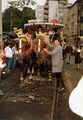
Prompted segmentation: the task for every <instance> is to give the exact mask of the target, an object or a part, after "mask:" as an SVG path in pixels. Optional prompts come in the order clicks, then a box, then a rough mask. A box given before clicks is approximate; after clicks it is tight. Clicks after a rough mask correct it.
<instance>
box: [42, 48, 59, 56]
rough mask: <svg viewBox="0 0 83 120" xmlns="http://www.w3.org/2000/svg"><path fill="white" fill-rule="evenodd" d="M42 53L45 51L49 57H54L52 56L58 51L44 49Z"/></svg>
mask: <svg viewBox="0 0 83 120" xmlns="http://www.w3.org/2000/svg"><path fill="white" fill-rule="evenodd" d="M44 51H45V52H46V53H47V54H49V55H54V54H56V53H57V52H58V49H57V48H55V49H53V50H52V51H48V50H47V49H45V48H44Z"/></svg>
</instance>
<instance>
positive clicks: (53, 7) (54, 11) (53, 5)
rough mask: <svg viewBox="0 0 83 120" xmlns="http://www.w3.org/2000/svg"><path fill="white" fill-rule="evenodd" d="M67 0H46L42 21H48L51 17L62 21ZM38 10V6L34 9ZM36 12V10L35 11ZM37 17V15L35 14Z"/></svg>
mask: <svg viewBox="0 0 83 120" xmlns="http://www.w3.org/2000/svg"><path fill="white" fill-rule="evenodd" d="M67 3H68V2H67V0H46V2H45V4H44V8H43V9H44V16H42V18H43V21H45V22H50V21H51V20H53V19H56V20H60V21H61V23H64V20H65V19H64V18H63V15H64V13H65V11H66V5H67ZM36 11H38V8H37V9H36ZM36 14H38V12H36ZM36 19H38V15H36Z"/></svg>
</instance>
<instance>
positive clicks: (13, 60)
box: [12, 55, 16, 68]
mask: <svg viewBox="0 0 83 120" xmlns="http://www.w3.org/2000/svg"><path fill="white" fill-rule="evenodd" d="M15 66H16V56H15V55H13V58H12V68H15Z"/></svg>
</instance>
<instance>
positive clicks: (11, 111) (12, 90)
mask: <svg viewBox="0 0 83 120" xmlns="http://www.w3.org/2000/svg"><path fill="white" fill-rule="evenodd" d="M66 61H67V60H66ZM82 75H83V64H80V70H77V69H76V68H75V64H74V57H72V58H71V64H67V63H65V64H64V70H63V77H64V82H65V85H66V91H64V92H60V93H58V105H57V114H56V115H54V120H56V119H55V118H57V120H82V118H81V117H79V116H77V115H75V114H74V113H73V112H72V111H71V110H70V109H69V106H68V99H69V95H70V92H71V91H72V89H73V88H74V87H75V86H76V85H77V83H78V81H79V80H80V78H81V77H82ZM19 77H20V72H19V70H16V71H15V72H13V73H12V75H9V76H8V77H7V78H5V79H3V80H1V82H0V88H1V89H2V90H3V91H4V95H3V96H0V120H51V112H52V102H53V93H54V90H53V86H52V84H51V82H50V81H48V80H45V81H41V80H40V81H36V80H35V81H32V82H29V83H28V84H27V85H25V86H20V84H19ZM54 114H55V113H54ZM56 116H57V117H56Z"/></svg>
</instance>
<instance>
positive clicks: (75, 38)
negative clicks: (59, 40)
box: [66, 0, 83, 43]
mask: <svg viewBox="0 0 83 120" xmlns="http://www.w3.org/2000/svg"><path fill="white" fill-rule="evenodd" d="M66 30H67V34H66V36H67V39H68V40H69V41H72V42H74V43H76V42H79V37H81V36H83V0H77V1H76V2H75V3H74V4H73V5H72V6H70V7H68V15H67V24H66Z"/></svg>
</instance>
